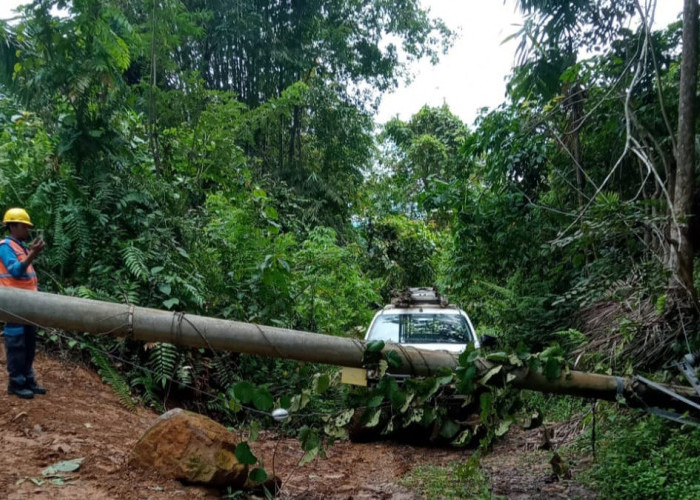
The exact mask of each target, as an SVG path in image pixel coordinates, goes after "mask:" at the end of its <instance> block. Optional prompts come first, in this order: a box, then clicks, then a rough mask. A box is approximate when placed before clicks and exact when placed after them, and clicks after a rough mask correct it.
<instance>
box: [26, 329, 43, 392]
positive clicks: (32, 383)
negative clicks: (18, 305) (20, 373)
mask: <svg viewBox="0 0 700 500" xmlns="http://www.w3.org/2000/svg"><path fill="white" fill-rule="evenodd" d="M36 330H37V329H36V327H33V326H25V327H24V378H25V379H26V380H27V383H26V385H25V387H26V388H27V389H29V390H30V391H32V392H33V393H34V394H46V389H45V388H44V387H42V386H41V385H39V384H38V383H37V381H36V378H34V369H33V367H32V366H33V365H34V353H35V352H36Z"/></svg>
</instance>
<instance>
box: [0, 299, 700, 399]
mask: <svg viewBox="0 0 700 500" xmlns="http://www.w3.org/2000/svg"><path fill="white" fill-rule="evenodd" d="M0 321H10V322H19V323H28V324H34V325H38V326H40V327H45V328H56V329H61V330H70V331H77V332H87V333H94V334H103V335H113V336H118V337H127V338H131V339H134V340H141V341H146V342H169V343H171V344H175V345H184V346H190V347H204V348H210V349H217V350H223V351H233V352H240V353H247V354H257V355H261V356H267V357H273V358H286V359H295V360H298V361H309V362H315V363H324V364H329V365H338V366H348V367H354V368H362V366H363V365H362V357H363V354H364V342H361V341H359V340H356V339H348V338H343V337H334V336H331V335H323V334H319V333H309V332H302V331H298V330H288V329H284V328H275V327H271V326H263V325H256V324H252V323H242V322H238V321H227V320H221V319H215V318H208V317H204V316H196V315H190V314H184V313H179V312H168V311H161V310H158V309H148V308H145V307H135V306H130V305H125V304H114V303H111V302H101V301H96V300H87V299H79V298H75V297H67V296H62V295H54V294H49V293H42V292H29V291H26V290H18V289H14V288H7V287H0ZM385 350H393V351H396V352H397V353H398V354H399V356H400V357H401V360H402V366H401V367H400V368H398V369H393V370H392V373H396V374H406V375H431V374H433V373H435V372H436V371H437V370H438V369H439V368H443V367H446V368H450V369H452V368H455V367H456V366H457V365H458V359H457V356H455V355H454V354H451V353H448V352H446V351H426V350H422V349H416V348H413V347H407V346H400V345H397V344H387V346H386V348H385ZM478 366H479V371H480V372H481V373H486V372H487V371H488V370H489V369H491V368H492V367H493V366H494V365H493V364H491V363H489V362H488V361H485V360H480V361H479V363H478ZM514 375H515V379H514V380H513V381H512V382H511V383H512V385H513V387H515V388H518V389H526V390H533V391H539V392H547V393H554V394H568V395H572V396H578V397H586V398H597V399H605V400H609V401H616V400H618V399H619V398H620V397H622V398H625V400H626V402H627V404H628V405H629V406H632V407H645V406H647V405H648V406H663V407H666V408H674V409H677V410H679V411H681V412H684V411H687V410H688V409H689V407H688V406H687V405H684V404H683V403H680V402H679V401H678V400H676V399H674V398H671V397H669V396H667V395H664V394H663V393H660V392H658V391H652V390H649V389H648V387H647V386H644V385H641V384H640V383H639V382H638V381H636V380H634V379H629V378H623V377H615V376H608V375H599V374H594V373H585V372H578V371H572V372H570V373H569V374H563V375H562V376H561V377H560V378H559V379H556V380H549V379H547V378H546V377H545V376H544V375H542V374H539V373H535V372H532V371H529V370H519V371H516V372H515V373H514ZM498 380H500V378H499V377H493V382H494V383H498ZM665 387H667V388H668V389H671V390H673V391H675V392H677V393H678V394H680V395H682V396H684V397H686V398H688V399H691V400H693V401H694V402H696V403H697V402H700V398H699V397H698V395H697V394H696V393H695V392H694V391H693V390H692V389H691V388H689V387H684V386H665Z"/></svg>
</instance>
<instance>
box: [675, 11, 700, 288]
mask: <svg viewBox="0 0 700 500" xmlns="http://www.w3.org/2000/svg"><path fill="white" fill-rule="evenodd" d="M697 70H698V0H684V2H683V53H682V55H681V79H680V88H679V99H678V142H677V149H676V163H677V166H676V182H675V189H674V191H673V216H674V217H673V219H674V220H673V222H672V224H671V262H670V264H671V272H672V273H673V275H672V277H671V283H670V286H671V289H672V290H676V291H679V292H680V291H682V290H684V291H685V292H687V293H688V294H690V295H691V296H692V297H695V288H694V286H693V248H692V245H691V242H690V239H689V237H688V236H689V235H688V226H689V224H688V217H690V215H691V213H692V207H693V187H694V175H693V174H694V170H695V99H696V92H697Z"/></svg>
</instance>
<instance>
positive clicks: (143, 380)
mask: <svg viewBox="0 0 700 500" xmlns="http://www.w3.org/2000/svg"><path fill="white" fill-rule="evenodd" d="M131 387H134V388H136V387H140V388H142V389H143V396H142V399H143V402H144V403H145V404H147V405H149V406H151V407H153V408H155V410H156V411H157V412H159V413H162V412H164V411H165V407H164V406H163V404H162V403H161V402H160V398H159V397H158V394H157V393H156V383H155V381H154V380H153V377H152V375H151V372H148V371H145V370H144V371H143V372H142V373H141V374H140V375H139V376H138V377H134V378H133V379H131Z"/></svg>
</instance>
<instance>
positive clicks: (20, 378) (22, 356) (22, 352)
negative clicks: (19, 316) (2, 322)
mask: <svg viewBox="0 0 700 500" xmlns="http://www.w3.org/2000/svg"><path fill="white" fill-rule="evenodd" d="M5 353H6V355H7V373H8V374H9V376H10V383H9V384H8V386H7V392H8V393H10V394H14V395H15V396H19V397H20V398H22V399H32V398H33V397H34V393H33V392H32V391H31V390H29V389H28V388H27V387H26V385H27V378H26V377H25V376H24V372H25V370H24V366H25V362H26V349H25V345H24V334H20V335H7V330H5Z"/></svg>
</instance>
